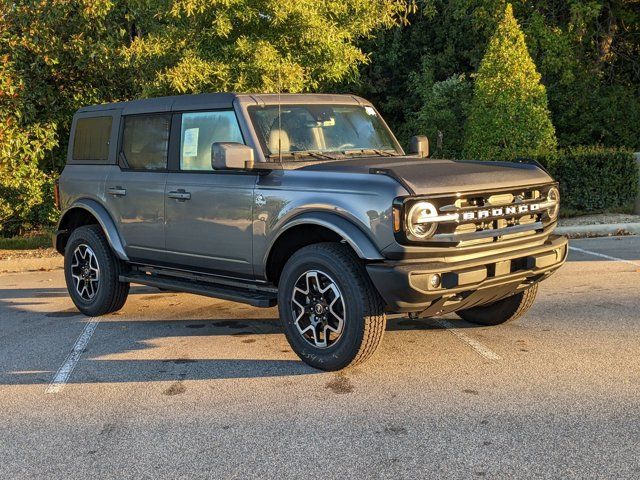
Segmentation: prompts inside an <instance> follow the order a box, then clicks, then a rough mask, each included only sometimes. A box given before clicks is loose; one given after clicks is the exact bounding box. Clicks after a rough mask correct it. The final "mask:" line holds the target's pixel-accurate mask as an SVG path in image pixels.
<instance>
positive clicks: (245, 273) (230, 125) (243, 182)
mask: <svg viewBox="0 0 640 480" xmlns="http://www.w3.org/2000/svg"><path fill="white" fill-rule="evenodd" d="M180 123H181V128H180V152H179V159H180V162H179V168H180V171H179V172H172V173H169V175H168V178H167V184H166V187H165V213H166V224H165V238H166V258H167V261H168V262H169V263H172V264H175V265H176V266H182V267H193V268H194V269H206V270H209V271H212V272H213V273H218V274H221V275H229V276H239V277H252V276H253V266H252V249H253V232H252V225H253V222H252V220H253V190H254V187H255V183H256V180H257V175H256V174H254V173H251V172H242V171H234V172H231V171H214V170H213V168H212V166H211V145H212V144H213V143H214V142H238V143H244V142H243V138H242V135H241V133H240V129H239V127H238V122H237V120H236V117H235V113H234V112H233V111H232V110H224V111H213V112H195V113H183V114H182V115H181V119H180Z"/></svg>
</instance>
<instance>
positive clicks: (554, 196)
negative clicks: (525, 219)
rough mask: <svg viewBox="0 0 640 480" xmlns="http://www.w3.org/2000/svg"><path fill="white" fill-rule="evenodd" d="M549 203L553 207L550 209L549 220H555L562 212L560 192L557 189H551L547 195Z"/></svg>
mask: <svg viewBox="0 0 640 480" xmlns="http://www.w3.org/2000/svg"><path fill="white" fill-rule="evenodd" d="M547 202H549V203H552V204H553V205H552V206H551V207H549V210H548V211H549V218H551V220H555V219H556V218H557V217H558V213H559V212H560V192H559V191H558V189H557V188H556V187H551V188H550V189H549V192H548V193H547Z"/></svg>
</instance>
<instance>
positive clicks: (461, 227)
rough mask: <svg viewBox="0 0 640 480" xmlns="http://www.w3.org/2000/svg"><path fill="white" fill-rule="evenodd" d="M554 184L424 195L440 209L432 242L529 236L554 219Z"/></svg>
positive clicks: (474, 241)
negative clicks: (552, 210)
mask: <svg viewBox="0 0 640 480" xmlns="http://www.w3.org/2000/svg"><path fill="white" fill-rule="evenodd" d="M554 186H555V185H554V184H548V185H538V186H531V187H521V188H515V189H509V190H502V191H494V192H485V193H478V192H471V193H463V194H455V195H444V196H437V197H430V198H425V200H428V201H429V202H431V203H432V204H433V205H434V206H435V207H436V208H437V210H438V217H436V222H437V224H438V228H437V230H436V232H435V234H434V236H433V237H432V238H431V241H432V242H438V243H441V242H443V243H455V244H457V245H476V244H483V243H494V242H499V241H502V240H505V239H511V238H518V237H526V236H530V235H535V234H536V233H539V232H541V231H542V230H543V229H544V227H545V226H546V225H548V224H550V223H551V222H552V219H551V218H550V217H549V213H548V212H549V211H550V209H553V208H557V204H556V203H555V202H552V201H551V200H549V199H548V193H549V190H550V189H551V188H552V187H554Z"/></svg>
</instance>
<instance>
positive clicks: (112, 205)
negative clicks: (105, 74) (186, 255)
mask: <svg viewBox="0 0 640 480" xmlns="http://www.w3.org/2000/svg"><path fill="white" fill-rule="evenodd" d="M170 120H171V117H170V115H135V116H126V117H123V121H124V128H123V132H122V142H121V145H122V146H121V150H120V152H119V156H120V165H119V166H114V167H113V168H112V169H111V171H110V172H109V174H108V177H107V181H106V185H105V187H106V188H105V196H106V202H107V207H108V209H109V212H110V213H111V215H112V216H113V217H114V220H115V222H116V223H117V225H118V230H119V232H120V235H121V237H122V240H123V242H124V245H125V251H126V253H127V255H128V256H129V258H130V259H131V260H134V261H135V260H143V261H147V262H161V261H163V260H164V249H165V233H164V222H165V215H164V196H165V195H164V192H165V184H166V182H167V156H168V146H169V125H170V123H171V122H170Z"/></svg>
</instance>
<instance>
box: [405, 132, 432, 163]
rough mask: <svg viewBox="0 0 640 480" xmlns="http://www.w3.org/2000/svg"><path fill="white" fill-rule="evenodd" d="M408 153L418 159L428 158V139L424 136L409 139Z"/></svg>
mask: <svg viewBox="0 0 640 480" xmlns="http://www.w3.org/2000/svg"><path fill="white" fill-rule="evenodd" d="M409 153H411V154H412V155H416V156H418V157H420V158H426V157H428V156H429V139H428V138H427V137H425V136H424V135H415V136H413V137H411V144H410V145H409Z"/></svg>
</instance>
